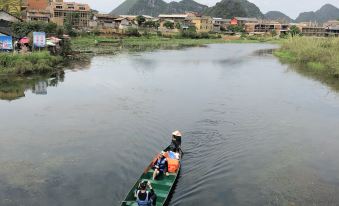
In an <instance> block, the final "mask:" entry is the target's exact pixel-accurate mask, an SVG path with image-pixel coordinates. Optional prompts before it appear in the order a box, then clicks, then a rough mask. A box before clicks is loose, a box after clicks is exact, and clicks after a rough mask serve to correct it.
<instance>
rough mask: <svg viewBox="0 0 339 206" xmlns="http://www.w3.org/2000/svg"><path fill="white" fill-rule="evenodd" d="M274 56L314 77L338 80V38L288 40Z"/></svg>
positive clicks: (296, 38)
mask: <svg viewBox="0 0 339 206" xmlns="http://www.w3.org/2000/svg"><path fill="white" fill-rule="evenodd" d="M274 54H275V56H277V57H279V58H280V59H281V61H282V62H284V63H290V64H294V65H296V68H297V69H298V70H301V71H303V72H306V73H308V74H310V75H313V76H314V77H319V78H325V77H326V78H332V79H339V39H338V38H309V37H295V38H290V39H288V40H285V41H283V42H282V44H281V48H280V49H279V50H277V51H276V52H275V53H274Z"/></svg>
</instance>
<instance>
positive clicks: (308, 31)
mask: <svg viewBox="0 0 339 206" xmlns="http://www.w3.org/2000/svg"><path fill="white" fill-rule="evenodd" d="M301 33H302V34H303V35H304V36H317V37H325V36H326V34H325V33H326V30H325V27H308V26H307V27H302V28H301Z"/></svg>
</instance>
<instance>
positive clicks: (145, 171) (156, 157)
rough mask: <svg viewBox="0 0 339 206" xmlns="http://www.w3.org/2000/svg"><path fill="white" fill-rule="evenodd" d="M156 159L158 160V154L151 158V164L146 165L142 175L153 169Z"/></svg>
mask: <svg viewBox="0 0 339 206" xmlns="http://www.w3.org/2000/svg"><path fill="white" fill-rule="evenodd" d="M158 158H159V154H157V155H156V156H155V157H154V158H153V160H152V162H151V163H150V164H149V165H148V167H146V169H145V170H144V174H146V173H147V172H148V170H150V169H151V168H152V167H153V165H154V162H155V161H156V160H157V159H158Z"/></svg>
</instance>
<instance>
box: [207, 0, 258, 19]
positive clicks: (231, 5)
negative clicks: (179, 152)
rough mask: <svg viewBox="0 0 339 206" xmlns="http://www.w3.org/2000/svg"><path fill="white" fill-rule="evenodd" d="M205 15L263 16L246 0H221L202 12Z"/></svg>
mask: <svg viewBox="0 0 339 206" xmlns="http://www.w3.org/2000/svg"><path fill="white" fill-rule="evenodd" d="M204 14H205V15H207V16H213V17H221V18H233V17H235V16H246V17H263V14H262V13H261V11H260V9H259V8H258V7H257V6H256V5H255V4H252V3H251V2H249V1H247V0H222V1H220V2H219V3H217V4H216V5H215V6H213V7H210V8H208V9H206V10H205V12H204Z"/></svg>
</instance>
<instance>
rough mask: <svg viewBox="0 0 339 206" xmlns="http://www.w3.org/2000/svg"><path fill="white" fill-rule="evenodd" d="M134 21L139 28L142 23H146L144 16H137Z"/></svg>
mask: <svg viewBox="0 0 339 206" xmlns="http://www.w3.org/2000/svg"><path fill="white" fill-rule="evenodd" d="M136 21H137V22H138V25H139V26H141V25H142V24H143V23H144V22H146V18H145V17H144V16H137V18H136Z"/></svg>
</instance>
